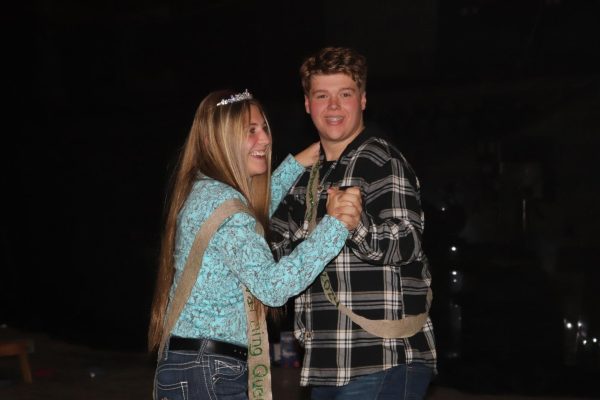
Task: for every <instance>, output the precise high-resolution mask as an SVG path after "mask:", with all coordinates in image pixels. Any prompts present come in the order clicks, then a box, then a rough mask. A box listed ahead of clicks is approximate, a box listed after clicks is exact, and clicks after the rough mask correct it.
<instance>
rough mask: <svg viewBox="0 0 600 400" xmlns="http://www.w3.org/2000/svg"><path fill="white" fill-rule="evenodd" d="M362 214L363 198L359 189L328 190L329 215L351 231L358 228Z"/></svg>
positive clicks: (354, 187)
mask: <svg viewBox="0 0 600 400" xmlns="http://www.w3.org/2000/svg"><path fill="white" fill-rule="evenodd" d="M361 212H362V197H361V196H360V189H359V188H358V187H356V186H353V187H349V188H347V189H345V190H344V189H338V188H329V189H328V190H327V214H329V215H331V216H332V217H335V218H337V219H338V220H340V222H341V223H343V224H344V225H345V226H346V228H348V230H349V231H353V230H354V229H356V227H357V226H358V223H359V222H360V213H361Z"/></svg>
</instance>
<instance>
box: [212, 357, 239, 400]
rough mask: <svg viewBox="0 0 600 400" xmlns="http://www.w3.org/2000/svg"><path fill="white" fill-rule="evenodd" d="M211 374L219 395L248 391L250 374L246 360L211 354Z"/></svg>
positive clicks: (213, 384)
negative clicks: (248, 373)
mask: <svg viewBox="0 0 600 400" xmlns="http://www.w3.org/2000/svg"><path fill="white" fill-rule="evenodd" d="M209 365H210V375H211V382H212V386H213V390H214V392H215V393H216V394H218V395H228V396H230V395H235V394H237V393H241V394H244V393H246V391H247V390H248V389H247V383H248V375H247V373H246V372H247V365H246V363H245V362H244V361H242V360H238V359H236V358H232V357H226V356H220V355H219V356H215V355H212V356H210V362H209Z"/></svg>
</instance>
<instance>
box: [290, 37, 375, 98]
mask: <svg viewBox="0 0 600 400" xmlns="http://www.w3.org/2000/svg"><path fill="white" fill-rule="evenodd" d="M339 73H342V74H346V75H348V76H350V77H351V78H352V80H353V81H354V82H356V85H357V86H358V88H359V89H360V91H361V92H364V91H365V90H366V88H367V59H366V58H365V57H364V56H363V55H361V54H359V53H358V52H357V51H356V50H354V49H351V48H348V47H325V48H323V49H321V50H319V51H318V52H317V53H316V54H314V55H312V56H310V57H308V58H307V59H306V60H304V62H303V63H302V66H301V67H300V78H301V80H302V88H303V89H304V94H306V95H308V94H309V93H310V83H311V82H310V80H311V77H312V76H313V75H332V74H339Z"/></svg>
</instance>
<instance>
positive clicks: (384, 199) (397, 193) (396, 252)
mask: <svg viewBox="0 0 600 400" xmlns="http://www.w3.org/2000/svg"><path fill="white" fill-rule="evenodd" d="M391 152H393V150H390V149H389V148H386V147H383V146H373V145H371V146H366V147H365V148H364V149H363V150H362V151H359V152H358V154H360V156H359V157H356V158H355V159H354V160H353V161H354V162H351V163H350V164H349V165H348V169H347V170H346V176H347V177H348V176H354V171H355V170H356V171H369V177H368V180H367V179H365V180H362V182H361V191H362V195H363V213H362V215H361V221H360V223H359V225H358V227H357V228H356V229H355V230H354V233H353V234H352V236H351V238H350V241H348V242H347V244H348V246H349V247H350V248H351V249H352V251H353V252H354V254H355V255H356V256H357V257H358V258H360V259H362V260H363V261H365V262H368V263H370V264H378V265H391V266H401V265H405V264H408V263H411V262H413V261H415V260H417V259H419V258H420V257H421V256H422V247H421V237H422V234H423V215H422V212H421V207H420V200H419V182H418V180H417V179H416V176H415V174H414V173H413V171H412V169H411V167H410V166H409V165H408V163H406V160H405V159H404V158H403V157H402V155H401V154H397V155H395V154H391ZM350 179H352V178H350Z"/></svg>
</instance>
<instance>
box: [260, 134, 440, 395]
mask: <svg viewBox="0 0 600 400" xmlns="http://www.w3.org/2000/svg"><path fill="white" fill-rule="evenodd" d="M321 154H323V151H321ZM321 157H323V155H321ZM308 177H309V170H307V172H305V173H304V174H303V175H302V176H301V177H300V178H299V180H298V181H297V182H296V184H295V185H294V186H293V187H292V188H291V190H290V192H289V193H288V195H287V196H286V197H285V199H284V201H283V202H282V203H281V205H280V206H279V208H278V209H277V211H276V212H275V214H274V215H273V218H272V220H271V226H270V228H271V233H270V235H271V236H270V237H271V239H270V241H271V247H272V249H273V252H274V253H275V255H276V258H280V257H281V256H283V255H285V254H288V253H289V252H290V251H291V250H292V249H294V248H295V246H297V245H298V243H300V242H301V241H302V240H303V239H304V238H305V237H306V236H307V226H308V223H307V222H306V221H304V216H305V196H306V186H307V183H308ZM320 177H321V179H323V178H324V179H323V182H322V186H323V190H321V196H320V201H319V205H318V211H317V221H318V220H320V219H321V218H322V217H323V215H324V214H325V212H326V208H325V203H326V200H327V194H326V192H327V188H329V187H331V186H338V187H344V186H358V187H360V190H361V194H362V199H363V213H362V215H361V222H360V223H359V225H358V227H357V228H356V229H355V230H354V231H353V233H352V234H351V235H350V236H349V238H348V240H347V241H346V246H345V247H344V248H343V249H342V251H341V252H340V254H339V255H338V256H337V257H336V258H335V259H334V260H333V261H332V262H331V263H330V264H329V265H328V266H327V267H326V269H325V270H326V271H327V273H328V276H329V279H330V280H331V284H332V287H333V289H334V290H335V292H336V293H337V295H338V298H339V300H340V301H341V302H342V303H343V304H345V305H346V306H348V307H349V308H350V309H352V310H353V311H354V312H355V313H357V314H359V315H361V316H364V317H366V318H371V319H399V318H402V317H404V316H405V315H415V314H419V313H422V312H424V311H425V306H426V295H427V290H428V288H429V287H430V284H431V276H430V272H429V267H428V263H427V258H426V256H425V254H424V253H423V249H422V246H421V239H422V234H423V223H424V220H423V212H422V209H421V203H420V193H419V181H418V179H417V177H416V175H415V173H414V172H413V170H412V168H411V166H410V165H409V164H408V162H407V161H406V159H405V158H404V156H403V155H402V154H401V153H400V152H399V151H398V150H397V149H396V148H395V147H394V146H393V145H391V144H390V143H389V142H388V141H387V140H385V139H383V138H380V137H376V136H374V135H373V134H371V133H369V131H368V129H365V130H364V131H363V132H362V133H361V134H359V135H358V136H357V138H356V139H355V140H354V141H353V142H352V143H350V144H349V145H348V147H347V148H346V149H345V150H344V152H343V153H342V155H341V156H340V158H339V160H338V162H337V163H336V162H327V161H325V160H324V159H322V160H321V170H320ZM294 319H295V321H294V328H295V331H294V333H295V336H296V338H297V339H298V340H299V341H300V343H301V344H302V345H303V346H304V349H305V354H304V362H303V367H302V372H301V381H300V384H301V385H302V386H306V385H336V386H341V385H345V384H347V383H348V382H349V381H350V379H352V378H354V377H357V376H361V375H366V374H371V373H376V372H380V371H382V370H385V369H388V368H391V367H393V366H396V365H400V364H410V363H421V364H425V365H428V366H431V368H432V369H435V364H436V351H435V344H434V336H433V328H432V324H431V321H430V320H428V321H427V323H426V324H425V325H424V327H423V329H422V330H421V332H419V333H417V334H416V335H414V336H413V337H410V338H406V339H383V338H379V337H375V336H373V335H371V334H369V333H367V332H365V331H364V330H363V329H361V328H360V327H359V326H358V325H356V324H354V323H353V322H352V321H351V320H350V319H349V318H348V317H346V316H345V315H343V314H341V313H339V312H338V311H337V309H336V307H335V306H333V305H332V304H331V303H329V301H327V299H326V298H325V296H324V295H323V289H322V287H321V283H320V280H319V279H317V280H316V281H315V282H314V283H313V284H312V285H311V286H310V287H309V288H308V289H307V290H306V291H305V292H304V293H302V294H301V295H299V296H298V297H297V298H296V300H295V317H294Z"/></svg>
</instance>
